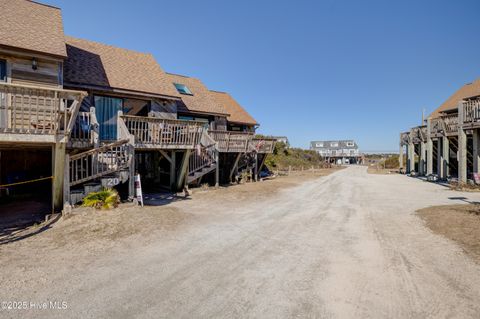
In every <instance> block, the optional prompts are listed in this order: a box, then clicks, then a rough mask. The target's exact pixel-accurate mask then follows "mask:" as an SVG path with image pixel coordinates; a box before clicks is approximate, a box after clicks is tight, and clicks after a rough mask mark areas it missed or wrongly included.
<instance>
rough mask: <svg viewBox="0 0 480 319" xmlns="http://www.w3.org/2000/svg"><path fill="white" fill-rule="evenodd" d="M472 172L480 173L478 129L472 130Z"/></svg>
mask: <svg viewBox="0 0 480 319" xmlns="http://www.w3.org/2000/svg"><path fill="white" fill-rule="evenodd" d="M473 172H474V173H480V130H479V129H474V130H473Z"/></svg>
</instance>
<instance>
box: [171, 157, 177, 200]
mask: <svg viewBox="0 0 480 319" xmlns="http://www.w3.org/2000/svg"><path fill="white" fill-rule="evenodd" d="M175 154H176V152H175V151H172V156H171V158H170V188H171V190H172V191H176V189H175V180H176V177H177V174H176V172H177V169H176V158H175V157H176V155H175Z"/></svg>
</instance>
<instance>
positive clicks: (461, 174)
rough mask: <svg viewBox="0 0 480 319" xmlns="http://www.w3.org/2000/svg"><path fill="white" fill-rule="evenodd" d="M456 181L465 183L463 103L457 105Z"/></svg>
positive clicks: (465, 137)
mask: <svg viewBox="0 0 480 319" xmlns="http://www.w3.org/2000/svg"><path fill="white" fill-rule="evenodd" d="M458 181H459V182H460V183H466V182H467V134H466V132H465V130H464V129H463V103H462V102H459V103H458Z"/></svg>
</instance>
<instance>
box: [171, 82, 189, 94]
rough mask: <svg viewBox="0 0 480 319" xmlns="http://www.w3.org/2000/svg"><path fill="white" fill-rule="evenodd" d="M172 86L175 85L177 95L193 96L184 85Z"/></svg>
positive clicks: (176, 84)
mask: <svg viewBox="0 0 480 319" xmlns="http://www.w3.org/2000/svg"><path fill="white" fill-rule="evenodd" d="M173 85H175V88H176V89H177V91H178V93H180V94H187V95H193V94H192V92H191V91H190V90H189V89H188V88H187V86H186V85H183V84H179V83H173Z"/></svg>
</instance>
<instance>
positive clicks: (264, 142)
mask: <svg viewBox="0 0 480 319" xmlns="http://www.w3.org/2000/svg"><path fill="white" fill-rule="evenodd" d="M276 143H277V139H276V138H269V137H255V138H253V139H252V140H251V141H250V142H249V146H250V149H251V150H252V151H256V152H257V153H265V154H270V153H273V150H274V149H275V144H276Z"/></svg>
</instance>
